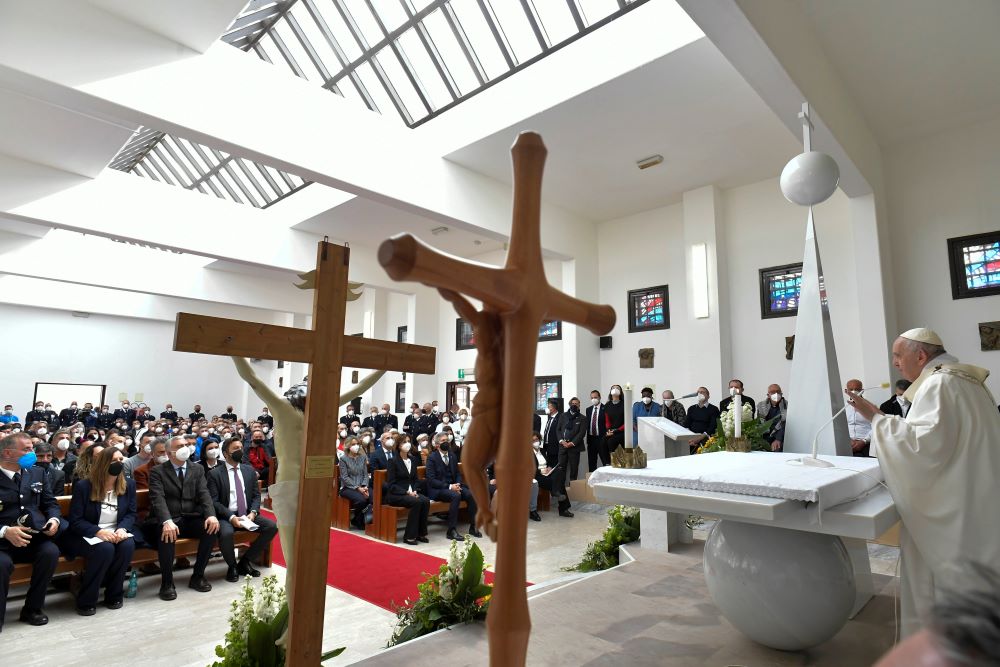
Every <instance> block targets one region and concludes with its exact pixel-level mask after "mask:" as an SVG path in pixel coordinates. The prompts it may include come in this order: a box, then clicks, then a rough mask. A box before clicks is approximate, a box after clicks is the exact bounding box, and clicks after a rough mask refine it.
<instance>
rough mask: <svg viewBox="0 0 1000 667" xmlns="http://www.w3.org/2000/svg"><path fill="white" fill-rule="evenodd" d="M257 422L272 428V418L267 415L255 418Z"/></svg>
mask: <svg viewBox="0 0 1000 667" xmlns="http://www.w3.org/2000/svg"><path fill="white" fill-rule="evenodd" d="M257 421H259V422H260V423H261V424H267V425H268V426H274V417H272V416H271V415H269V414H267V415H261V416H260V417H257Z"/></svg>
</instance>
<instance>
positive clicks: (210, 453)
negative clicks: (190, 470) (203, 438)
mask: <svg viewBox="0 0 1000 667" xmlns="http://www.w3.org/2000/svg"><path fill="white" fill-rule="evenodd" d="M205 456H207V457H208V458H210V459H212V460H213V461H214V460H215V459H217V458H219V450H218V448H216V447H213V448H212V449H207V450H205Z"/></svg>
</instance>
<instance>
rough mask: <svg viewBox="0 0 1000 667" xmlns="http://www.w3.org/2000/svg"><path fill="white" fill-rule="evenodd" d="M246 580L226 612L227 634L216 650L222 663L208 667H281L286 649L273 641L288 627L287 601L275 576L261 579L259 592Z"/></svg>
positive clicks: (336, 652)
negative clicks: (227, 613)
mask: <svg viewBox="0 0 1000 667" xmlns="http://www.w3.org/2000/svg"><path fill="white" fill-rule="evenodd" d="M252 582H253V579H252V578H251V577H247V578H246V581H245V582H244V584H243V588H242V589H240V596H239V597H238V598H237V599H235V600H233V603H232V605H231V606H230V608H229V609H230V611H229V632H227V633H226V637H225V640H224V643H223V645H221V646H216V647H215V655H216V656H217V657H219V658H222V661H221V662H213V663H212V665H211V667H281V666H282V665H284V664H285V650H284V648H283V647H281V646H278V645H276V644H275V642H277V641H278V638H280V637H281V636H282V634H284V632H285V629H286V628H287V627H288V600H287V598H286V597H285V589H284V587H282V586H279V585H278V578H277V577H276V576H274V575H270V576H267V577H264V579H263V580H262V581H261V586H260V589H259V590H255V589H254V587H253V583H252ZM343 651H344V648H338V649H334V650H333V651H329V652H328V653H324V654H323V655H322V656H321V657H320V661H321V662H322V661H323V660H327V659H329V658H332V657H334V656H337V655H340V654H341V653H343Z"/></svg>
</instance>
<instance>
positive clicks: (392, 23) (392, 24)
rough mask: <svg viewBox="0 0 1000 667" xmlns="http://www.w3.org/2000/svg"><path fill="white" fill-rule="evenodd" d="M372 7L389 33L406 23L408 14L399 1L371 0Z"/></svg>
mask: <svg viewBox="0 0 1000 667" xmlns="http://www.w3.org/2000/svg"><path fill="white" fill-rule="evenodd" d="M371 5H372V7H374V8H375V13H376V14H378V16H379V18H380V19H382V25H384V26H385V29H386V30H388V31H389V32H392V31H393V30H395V29H396V28H398V27H399V26H401V25H403V24H404V23H406V12H404V11H403V6H402V5H401V4H400V3H399V0H371Z"/></svg>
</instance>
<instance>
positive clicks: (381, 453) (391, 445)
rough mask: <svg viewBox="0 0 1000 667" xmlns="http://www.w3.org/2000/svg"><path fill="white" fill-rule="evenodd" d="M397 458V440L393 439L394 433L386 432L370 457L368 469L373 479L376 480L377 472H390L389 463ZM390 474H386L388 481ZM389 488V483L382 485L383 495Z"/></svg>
mask: <svg viewBox="0 0 1000 667" xmlns="http://www.w3.org/2000/svg"><path fill="white" fill-rule="evenodd" d="M395 456H396V438H395V437H393V435H392V433H390V432H388V431H386V432H385V433H383V434H382V435H381V436H380V437H379V443H378V445H376V446H375V448H374V449H373V450H372V453H371V454H370V455H369V456H368V469H369V470H370V471H371V474H372V479H375V471H376V470H388V469H389V461H391V460H392V459H393V457H395ZM388 474H389V473H386V479H388ZM388 488H389V484H388V482H386V483H385V484H383V485H382V493H383V494H384V493H385V492H386V491H387V490H388Z"/></svg>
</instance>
